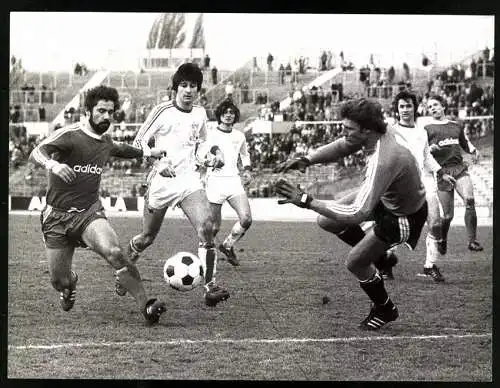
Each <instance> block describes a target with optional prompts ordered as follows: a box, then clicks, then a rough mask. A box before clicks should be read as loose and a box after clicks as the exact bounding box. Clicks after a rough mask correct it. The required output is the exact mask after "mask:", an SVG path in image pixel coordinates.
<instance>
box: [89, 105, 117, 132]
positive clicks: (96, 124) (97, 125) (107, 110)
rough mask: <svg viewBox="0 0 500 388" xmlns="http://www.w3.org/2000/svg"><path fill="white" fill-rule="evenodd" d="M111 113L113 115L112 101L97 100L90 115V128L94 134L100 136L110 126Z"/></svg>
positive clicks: (113, 106)
mask: <svg viewBox="0 0 500 388" xmlns="http://www.w3.org/2000/svg"><path fill="white" fill-rule="evenodd" d="M113 113H115V104H114V103H113V101H105V100H99V101H98V102H97V104H96V105H95V106H94V107H93V108H92V112H91V113H90V118H89V123H90V126H91V127H92V129H93V130H94V131H95V132H96V133H98V134H99V135H102V134H103V133H104V132H106V131H107V130H108V128H109V126H110V125H111V120H113Z"/></svg>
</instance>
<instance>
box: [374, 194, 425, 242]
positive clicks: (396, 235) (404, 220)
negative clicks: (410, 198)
mask: <svg viewBox="0 0 500 388" xmlns="http://www.w3.org/2000/svg"><path fill="white" fill-rule="evenodd" d="M373 219H374V221H375V226H374V228H373V231H374V232H375V235H376V236H377V237H378V238H379V239H381V240H382V241H385V242H387V243H389V244H390V245H391V246H394V245H397V244H402V243H406V244H408V246H409V247H410V249H415V247H416V246H417V242H418V239H419V238H420V233H421V232H422V228H423V226H424V224H425V222H426V220H427V201H426V202H424V204H423V205H422V207H421V208H420V209H418V210H417V211H416V212H415V213H413V214H410V215H408V216H397V215H395V214H393V213H392V212H391V211H390V210H388V209H387V208H386V207H385V206H384V205H383V204H382V202H380V203H379V204H378V205H377V207H376V208H375V210H374V212H373Z"/></svg>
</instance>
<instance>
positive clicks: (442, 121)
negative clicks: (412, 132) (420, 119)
mask: <svg viewBox="0 0 500 388" xmlns="http://www.w3.org/2000/svg"><path fill="white" fill-rule="evenodd" d="M449 122H450V120H448V119H444V120H436V119H435V118H432V120H431V122H430V123H429V124H447V123H449Z"/></svg>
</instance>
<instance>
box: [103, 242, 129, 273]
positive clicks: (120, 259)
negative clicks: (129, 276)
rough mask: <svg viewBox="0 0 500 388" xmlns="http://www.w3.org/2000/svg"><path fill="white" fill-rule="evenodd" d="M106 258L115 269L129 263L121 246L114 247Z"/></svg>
mask: <svg viewBox="0 0 500 388" xmlns="http://www.w3.org/2000/svg"><path fill="white" fill-rule="evenodd" d="M106 260H107V261H108V262H109V264H111V266H112V267H113V268H115V269H120V268H123V267H124V266H126V265H127V260H126V259H125V257H124V256H123V251H122V250H121V248H120V247H112V248H111V249H110V250H109V252H108V254H107V257H106Z"/></svg>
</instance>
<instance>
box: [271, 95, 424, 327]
mask: <svg viewBox="0 0 500 388" xmlns="http://www.w3.org/2000/svg"><path fill="white" fill-rule="evenodd" d="M340 114H341V117H342V118H343V122H342V124H343V127H344V129H343V131H344V133H345V136H344V137H342V138H340V139H337V140H335V141H334V142H332V143H330V144H327V145H325V146H323V147H320V148H318V149H317V150H316V151H314V152H313V153H312V154H310V155H309V156H308V157H301V158H298V159H291V160H289V161H286V162H284V163H283V164H282V165H281V166H280V167H279V168H278V169H277V170H278V172H285V171H287V170H289V169H299V170H305V168H306V167H307V166H309V165H312V164H316V163H327V162H334V161H337V160H339V159H340V158H343V157H345V156H347V155H349V154H352V153H354V152H356V151H358V150H359V149H361V148H362V147H364V149H365V153H366V154H367V159H368V160H367V170H366V175H365V179H364V181H363V183H362V185H361V187H360V189H359V190H358V191H357V192H354V193H352V194H349V195H347V196H346V197H344V198H341V199H340V200H338V201H335V202H333V203H332V204H326V203H325V202H323V201H319V200H316V199H314V198H313V197H312V196H311V195H309V194H307V193H305V192H303V191H302V190H301V189H299V188H297V187H295V186H294V185H292V184H290V183H289V182H287V181H286V180H284V179H280V180H279V181H278V182H277V183H276V191H277V192H278V194H281V195H283V196H284V197H285V198H286V199H282V200H279V201H278V203H279V204H284V203H292V204H294V205H297V206H299V207H303V208H307V209H311V210H314V211H315V212H317V213H319V214H320V215H319V217H318V224H319V226H320V227H321V228H323V229H324V230H326V231H328V232H330V233H334V234H336V235H337V237H339V238H340V239H341V240H343V241H344V242H346V243H347V244H349V245H351V246H352V247H353V248H352V249H351V251H350V252H349V254H348V256H347V260H346V263H347V268H348V270H349V271H351V272H352V273H353V274H354V276H356V278H357V279H358V280H359V283H360V286H361V288H362V289H363V291H364V292H365V293H366V294H367V295H368V297H369V298H370V299H371V301H372V302H373V306H372V308H371V310H370V313H369V314H368V316H367V317H366V319H365V320H363V322H361V325H360V327H361V328H362V329H365V330H378V329H380V328H381V327H382V326H384V325H385V324H386V323H388V322H391V321H394V320H396V319H397V317H398V310H397V308H396V306H395V305H394V303H393V302H392V300H391V299H390V298H389V296H388V294H387V291H386V289H385V287H384V280H383V277H382V276H381V275H380V273H379V270H378V269H377V266H376V265H375V264H377V265H379V266H380V263H378V262H379V261H380V260H381V258H383V257H385V256H384V253H385V251H386V250H387V249H389V248H390V247H392V246H395V245H398V244H402V243H405V244H407V245H408V246H409V247H410V249H415V246H416V244H417V242H418V239H419V237H420V233H421V231H422V227H423V225H424V223H425V221H426V218H427V201H426V198H425V189H424V186H423V184H422V181H421V179H420V171H419V168H418V165H417V162H416V160H415V158H414V156H413V155H412V154H411V152H410V151H409V150H408V149H407V148H406V147H404V146H402V145H400V144H399V143H398V142H397V140H396V138H395V136H394V134H393V133H392V130H389V129H388V127H387V124H386V123H385V122H384V117H383V115H382V109H381V106H380V105H379V104H378V103H376V102H373V101H370V100H367V99H364V98H361V99H357V100H351V101H348V102H346V103H344V105H343V106H342V108H341V112H340ZM368 220H374V221H375V226H374V227H373V228H371V229H369V230H368V231H367V232H366V233H365V232H364V231H363V229H362V228H361V227H360V223H362V222H363V221H368Z"/></svg>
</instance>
